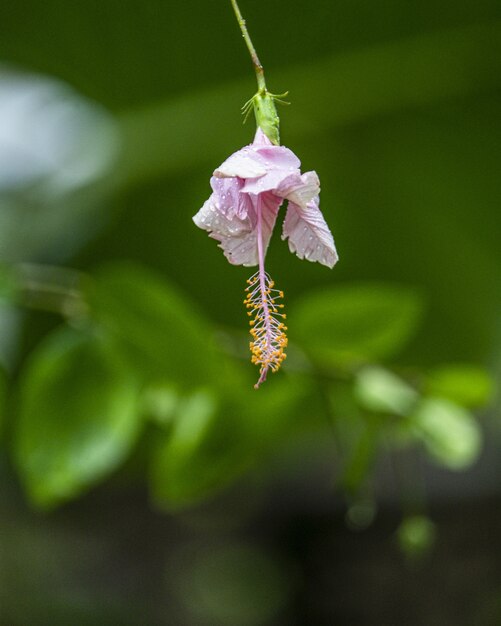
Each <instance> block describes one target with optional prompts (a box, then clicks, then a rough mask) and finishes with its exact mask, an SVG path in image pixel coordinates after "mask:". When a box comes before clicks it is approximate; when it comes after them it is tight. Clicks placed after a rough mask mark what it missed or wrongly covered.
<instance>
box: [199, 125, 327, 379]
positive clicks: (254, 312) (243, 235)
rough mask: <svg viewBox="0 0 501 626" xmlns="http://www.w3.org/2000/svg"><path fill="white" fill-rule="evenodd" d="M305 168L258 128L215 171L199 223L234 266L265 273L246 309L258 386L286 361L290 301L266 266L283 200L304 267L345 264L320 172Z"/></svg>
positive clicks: (254, 281)
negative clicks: (323, 204)
mask: <svg viewBox="0 0 501 626" xmlns="http://www.w3.org/2000/svg"><path fill="white" fill-rule="evenodd" d="M299 167H300V161H299V159H298V158H297V157H296V156H295V155H294V153H293V152H292V151H291V150H289V149H288V148H285V147H284V146H277V145H274V144H273V143H272V142H271V141H270V139H268V137H267V136H266V135H265V134H264V133H263V132H262V130H261V129H260V128H258V130H257V132H256V136H255V138H254V142H253V143H252V144H251V145H249V146H246V147H245V148H242V150H239V151H238V152H235V154H233V155H232V156H230V157H229V158H228V159H227V160H226V161H225V162H224V163H223V164H222V165H221V166H220V167H218V168H217V169H216V170H215V171H214V175H213V177H212V178H211V181H210V183H211V187H212V191H213V193H212V195H211V196H210V198H209V199H208V200H207V201H206V202H205V204H204V205H203V207H202V208H201V209H200V211H198V213H197V214H196V215H195V216H194V218H193V221H194V222H195V224H196V225H197V226H198V227H199V228H203V229H204V230H206V231H208V232H209V235H210V236H211V237H213V238H214V239H216V240H217V241H219V242H220V244H219V245H220V247H221V248H222V249H223V251H224V254H225V256H226V258H227V259H228V261H229V262H230V263H232V264H234V265H245V266H252V265H258V266H259V270H258V272H257V273H256V274H255V275H254V276H253V277H252V278H251V279H250V280H249V281H248V282H249V286H248V288H247V292H248V294H247V297H246V300H245V304H246V306H247V308H249V311H248V313H249V315H250V316H251V318H252V319H251V320H250V323H251V335H252V337H253V341H252V342H251V344H250V347H251V352H252V360H253V362H254V363H256V364H257V365H259V366H260V367H261V372H260V374H261V375H260V378H259V381H258V383H257V385H256V386H259V384H260V383H261V382H263V381H264V380H265V379H266V375H267V372H268V370H269V369H271V370H272V371H276V370H277V369H278V368H279V367H280V365H281V363H282V361H283V360H284V358H285V353H284V348H285V347H286V345H287V339H286V337H285V331H286V327H285V325H284V322H283V319H284V318H285V314H284V313H282V307H283V305H282V304H278V303H277V300H278V299H280V298H282V297H283V293H282V292H281V291H278V290H276V289H274V282H273V281H272V279H271V278H270V276H269V275H268V274H267V273H266V271H265V267H264V260H265V255H266V250H267V248H268V244H269V241H270V238H271V235H272V232H273V228H274V226H275V222H276V219H277V214H278V210H279V208H280V206H281V205H282V204H283V202H284V200H288V207H287V212H286V215H285V220H284V224H283V233H282V239H288V240H289V248H290V250H291V252H294V253H295V254H296V255H297V256H298V257H299V258H300V259H307V260H308V261H318V262H319V263H322V264H323V265H326V266H327V267H333V266H334V264H335V263H336V261H337V259H338V257H337V253H336V248H335V245H334V240H333V238H332V235H331V232H330V230H329V228H328V226H327V224H326V223H325V220H324V218H323V215H322V213H321V212H320V209H319V197H318V194H319V191H320V185H319V180H318V176H317V174H316V173H315V172H306V173H305V174H301V172H300V169H299Z"/></svg>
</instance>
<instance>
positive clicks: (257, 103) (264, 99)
mask: <svg viewBox="0 0 501 626" xmlns="http://www.w3.org/2000/svg"><path fill="white" fill-rule="evenodd" d="M288 93H289V92H285V93H282V94H273V93H270V92H269V91H268V90H267V89H266V87H260V88H259V90H258V91H257V93H256V94H255V95H253V96H252V98H251V99H250V100H248V101H247V102H246V103H245V104H244V106H243V107H242V113H243V115H245V119H244V122H245V121H246V120H247V118H248V116H249V114H250V112H251V110H252V109H254V115H255V116H256V124H257V125H258V126H259V128H260V129H261V130H262V131H263V133H264V134H265V135H266V136H267V137H268V139H269V140H270V141H271V143H273V144H274V145H276V146H278V145H280V133H279V126H280V119H279V117H278V113H277V109H276V106H275V101H277V102H280V103H281V104H289V103H288V102H285V101H284V100H282V98H284V97H285V96H287V94H288Z"/></svg>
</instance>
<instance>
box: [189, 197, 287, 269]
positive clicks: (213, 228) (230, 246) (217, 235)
mask: <svg viewBox="0 0 501 626" xmlns="http://www.w3.org/2000/svg"><path fill="white" fill-rule="evenodd" d="M260 197H261V207H262V236H263V247H264V249H265V250H266V248H267V246H268V243H269V241H270V238H271V233H272V231H273V227H274V225H275V221H276V217H277V213H278V209H279V207H280V204H281V203H282V199H281V198H277V197H276V196H274V195H273V194H272V193H266V194H262V195H261V196H260ZM256 202H257V198H253V199H252V200H251V202H250V209H249V210H248V211H247V215H246V217H245V218H244V219H241V218H239V217H238V216H237V215H234V216H233V217H231V218H230V217H228V216H226V215H224V213H222V212H221V211H220V210H219V209H218V207H217V204H216V198H215V194H212V196H211V197H210V198H209V199H208V200H207V201H206V202H205V204H204V205H203V207H202V208H201V209H200V211H199V212H198V213H197V214H196V215H195V216H194V217H193V221H194V222H195V224H196V225H197V226H198V227H199V228H203V229H204V230H206V231H208V232H209V235H210V236H211V237H212V238H213V239H216V240H217V241H219V242H220V244H219V247H220V248H222V249H223V251H224V254H225V256H226V258H227V259H228V261H229V262H230V263H232V264H233V265H245V266H250V265H257V263H258V254H257V219H256V208H255V203H256Z"/></svg>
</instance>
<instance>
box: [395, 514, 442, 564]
mask: <svg viewBox="0 0 501 626" xmlns="http://www.w3.org/2000/svg"><path fill="white" fill-rule="evenodd" d="M397 537H398V543H399V545H400V549H401V550H402V552H403V553H404V554H405V555H406V556H407V558H409V559H411V560H417V559H420V558H423V557H424V556H426V554H428V553H429V551H430V550H431V548H432V547H433V544H434V542H435V537H436V529H435V524H434V523H433V522H432V521H431V520H430V519H429V518H428V517H426V516H424V515H411V516H409V517H406V518H405V519H404V520H403V522H402V523H401V524H400V526H399V528H398V531H397Z"/></svg>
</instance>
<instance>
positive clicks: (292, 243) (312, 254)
mask: <svg viewBox="0 0 501 626" xmlns="http://www.w3.org/2000/svg"><path fill="white" fill-rule="evenodd" d="M287 237H288V238H289V249H290V251H291V252H294V253H296V254H297V256H298V257H299V258H300V259H307V260H308V261H318V262H319V263H322V265H326V266H327V267H331V268H332V267H334V265H335V264H336V262H337V260H338V255H337V252H336V246H335V245H334V239H333V238H332V234H331V232H330V230H329V227H328V226H327V224H326V223H325V220H324V217H323V215H322V213H321V211H320V209H319V207H318V196H317V197H316V198H314V199H313V200H312V201H311V202H309V203H308V205H307V206H306V207H304V208H303V207H301V206H300V205H298V204H295V203H294V202H289V206H288V208H287V213H286V215H285V220H284V227H283V234H282V239H286V238H287Z"/></svg>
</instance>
